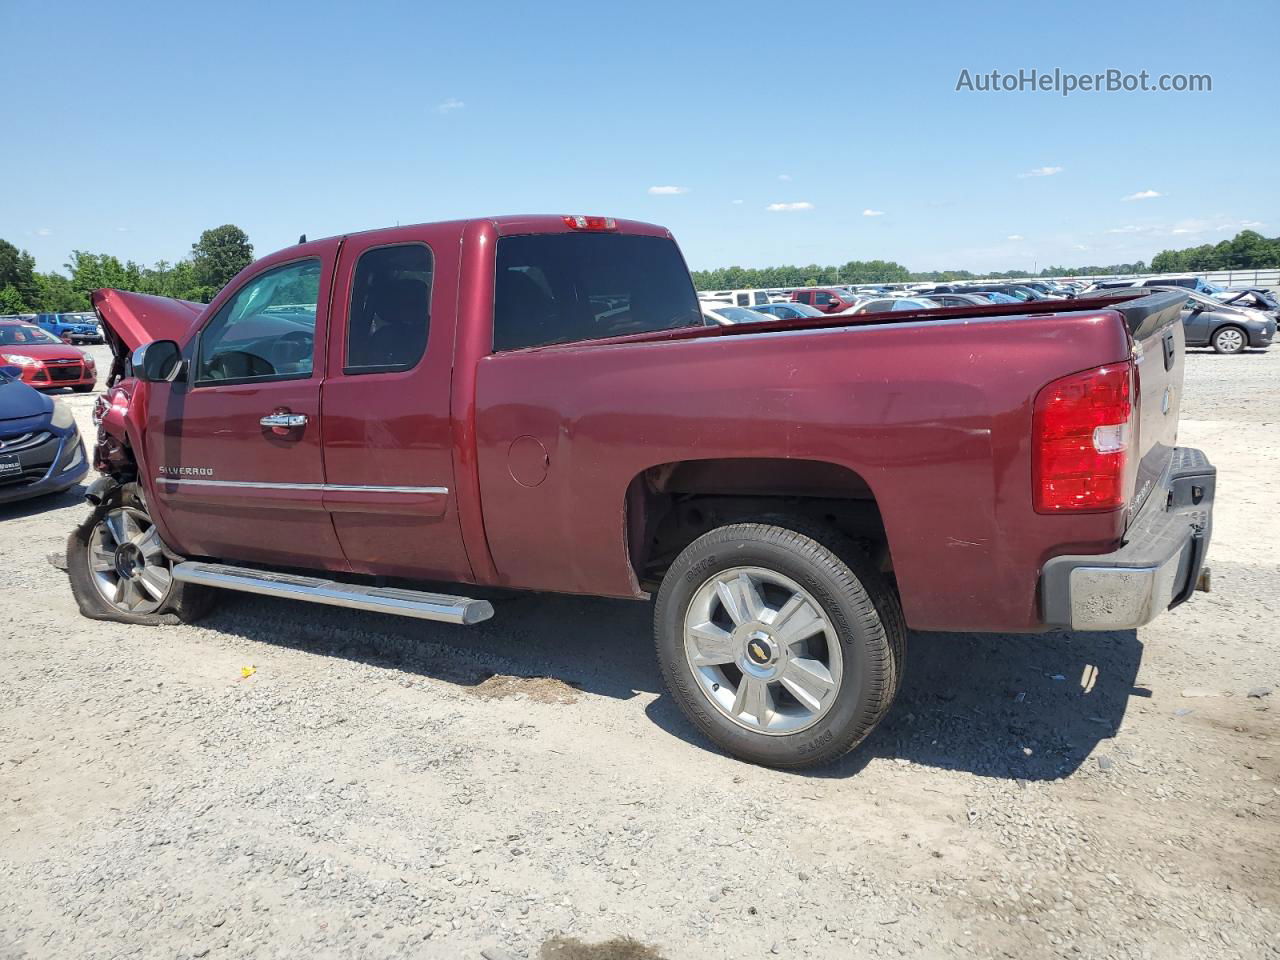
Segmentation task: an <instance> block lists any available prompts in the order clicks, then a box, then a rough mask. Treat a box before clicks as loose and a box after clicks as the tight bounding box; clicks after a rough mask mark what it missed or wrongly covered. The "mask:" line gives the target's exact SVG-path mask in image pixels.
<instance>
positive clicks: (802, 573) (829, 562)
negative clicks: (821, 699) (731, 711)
mask: <svg viewBox="0 0 1280 960" xmlns="http://www.w3.org/2000/svg"><path fill="white" fill-rule="evenodd" d="M738 567H756V568H761V569H764V570H768V571H771V572H774V573H776V574H780V575H781V576H783V577H785V578H788V579H789V580H791V581H793V582H794V583H795V584H797V585H799V586H800V587H802V588H803V589H804V590H805V591H806V592H807V593H808V594H809V595H810V597H811V598H812V599H813V600H814V601H816V603H817V604H818V606H819V607H820V608H821V612H822V613H823V614H825V616H826V617H827V619H828V621H829V622H830V624H831V626H832V627H833V628H834V632H835V634H836V636H837V638H838V640H839V642H840V644H841V647H840V650H841V657H842V662H843V663H844V664H845V666H844V667H843V670H842V675H841V677H840V682H839V684H838V686H837V687H836V690H835V693H834V696H833V699H831V701H830V706H829V707H828V708H826V712H825V713H822V714H821V715H820V718H819V719H818V720H816V722H814V723H813V725H811V726H809V727H807V728H805V729H801V730H799V731H798V732H796V733H794V734H788V733H782V734H777V733H774V734H770V733H763V732H756V731H753V730H750V729H747V728H746V727H744V726H742V725H740V724H739V723H737V722H735V721H734V720H732V719H730V718H729V717H728V716H727V715H726V714H725V713H724V712H722V710H721V709H720V708H718V707H717V706H716V705H715V704H714V703H713V702H712V699H711V697H710V695H709V694H708V693H707V692H706V691H705V690H704V688H703V686H702V685H701V684H700V683H699V680H698V678H697V677H696V676H695V673H694V668H693V667H692V666H691V665H690V662H689V657H688V656H687V655H686V647H685V630H684V626H685V617H686V612H687V611H688V610H689V608H690V605H691V603H693V602H694V599H695V597H696V596H697V594H698V591H699V590H700V589H701V588H702V587H703V586H704V585H706V584H708V583H709V582H710V580H711V578H713V577H714V576H715V575H716V574H717V573H720V572H723V571H727V570H731V569H734V568H738ZM654 635H655V642H656V645H657V651H658V662H659V665H660V667H661V669H662V674H663V678H664V680H665V681H666V685H667V689H668V690H669V691H670V693H671V695H672V697H673V698H674V699H675V701H676V702H677V703H678V704H679V705H680V708H681V709H682V710H683V711H684V713H685V715H686V716H687V717H688V718H689V719H690V721H692V723H693V724H694V725H695V726H696V727H697V728H698V729H699V730H701V731H702V732H703V733H704V734H705V735H706V736H707V737H708V738H709V739H711V740H712V741H714V742H715V743H716V744H718V745H719V746H720V747H722V748H724V749H725V750H726V751H727V752H729V753H730V754H732V755H733V756H735V757H738V758H739V759H742V760H746V761H748V762H750V763H757V764H761V765H763V766H769V767H777V768H781V769H799V768H802V767H811V766H817V765H820V764H824V763H829V762H831V761H832V760H835V759H836V758H837V757H840V756H843V755H844V754H845V753H847V752H848V751H850V750H852V749H853V748H854V747H856V746H857V745H858V744H859V743H861V742H862V741H863V740H864V739H865V738H866V737H867V735H868V734H870V733H871V731H872V730H873V729H875V727H876V725H877V724H878V723H879V722H880V720H881V719H882V718H883V717H884V715H885V713H886V712H888V710H889V707H890V705H891V704H892V702H893V698H894V696H895V694H896V693H897V690H898V686H899V684H900V681H901V676H902V669H903V666H904V653H905V645H906V626H905V622H904V620H903V616H902V608H901V605H900V604H899V602H898V597H897V594H896V593H895V592H894V590H893V589H892V588H891V587H890V586H889V585H888V583H887V582H886V581H885V579H884V577H883V576H882V575H881V574H880V573H879V572H878V571H877V570H876V569H875V567H874V565H873V564H872V562H871V560H870V558H868V557H867V556H866V555H865V554H863V553H862V552H861V551H859V550H858V549H857V548H856V547H854V546H853V545H852V544H851V543H850V542H849V541H848V540H846V539H845V538H843V537H841V536H840V535H839V534H838V533H836V532H834V531H831V530H828V529H826V528H823V527H820V526H817V525H813V524H810V523H808V522H807V521H804V520H801V519H799V518H791V517H786V518H772V517H771V518H767V522H752V523H737V524H732V525H729V526H725V527H720V528H718V529H716V530H712V531H711V532H710V533H707V534H705V535H703V536H702V537H699V538H698V539H697V540H695V541H694V542H693V543H692V544H690V545H689V546H688V547H686V548H685V550H684V551H683V552H682V553H681V554H680V556H679V557H677V558H676V560H675V562H674V563H673V564H672V565H671V568H670V569H669V570H668V571H667V574H666V576H665V577H664V578H663V581H662V586H661V588H660V589H659V591H658V602H657V606H656V609H655V612H654Z"/></svg>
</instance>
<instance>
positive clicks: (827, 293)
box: [791, 287, 859, 313]
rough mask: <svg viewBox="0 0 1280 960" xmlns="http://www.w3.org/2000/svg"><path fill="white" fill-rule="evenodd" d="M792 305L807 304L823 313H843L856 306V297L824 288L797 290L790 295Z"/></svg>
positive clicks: (832, 288) (846, 292)
mask: <svg viewBox="0 0 1280 960" xmlns="http://www.w3.org/2000/svg"><path fill="white" fill-rule="evenodd" d="M791 299H792V301H793V302H794V303H807V304H808V305H809V306H811V307H814V308H816V309H818V310H821V311H822V312H823V313H843V312H844V311H846V310H848V309H849V308H850V307H854V306H856V305H857V304H858V302H859V300H858V298H857V297H855V296H853V295H852V294H851V293H849V291H848V290H839V289H837V288H835V287H824V288H822V289H820V290H797V291H796V292H795V293H793V294H791Z"/></svg>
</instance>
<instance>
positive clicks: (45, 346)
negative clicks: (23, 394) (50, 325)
mask: <svg viewBox="0 0 1280 960" xmlns="http://www.w3.org/2000/svg"><path fill="white" fill-rule="evenodd" d="M0 365H6V366H12V367H16V368H18V369H19V370H20V371H21V375H20V379H21V380H22V381H23V382H24V383H29V384H31V386H33V387H38V388H40V389H42V390H48V389H53V388H57V387H70V388H71V389H72V390H74V391H75V392H76V393H87V392H88V391H90V390H92V389H93V387H94V384H96V383H97V382H98V371H97V369H96V367H95V366H94V362H93V357H91V356H89V354H87V353H85V352H84V351H83V350H77V349H76V348H75V347H72V346H69V345H67V344H65V343H63V342H62V341H61V340H59V339H58V338H57V337H55V336H54V335H53V334H52V333H49V332H48V331H47V330H43V329H41V328H40V327H37V326H36V325H35V324H31V323H22V322H20V321H16V320H3V321H0Z"/></svg>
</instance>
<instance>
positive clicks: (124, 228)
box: [116, 227, 129, 233]
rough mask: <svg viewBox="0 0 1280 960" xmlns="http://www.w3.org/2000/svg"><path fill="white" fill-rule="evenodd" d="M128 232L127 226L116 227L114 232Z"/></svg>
mask: <svg viewBox="0 0 1280 960" xmlns="http://www.w3.org/2000/svg"><path fill="white" fill-rule="evenodd" d="M128 232H129V228H128V227H116V233H128Z"/></svg>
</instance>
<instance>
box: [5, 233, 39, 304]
mask: <svg viewBox="0 0 1280 960" xmlns="http://www.w3.org/2000/svg"><path fill="white" fill-rule="evenodd" d="M35 270H36V259H35V257H33V256H31V254H29V253H27V251H25V250H19V249H18V248H17V247H15V246H14V245H13V244H12V243H10V242H9V241H8V240H0V287H7V286H12V287H13V288H14V290H15V291H16V292H17V294H18V296H19V297H20V298H21V299H22V302H23V303H26V304H28V305H30V304H33V303H35V301H36V298H37V297H38V296H39V295H40V288H39V287H38V286H37V285H36V277H35Z"/></svg>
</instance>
